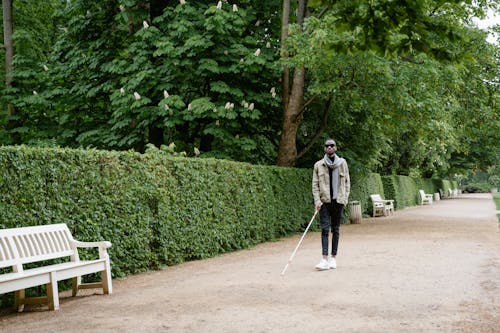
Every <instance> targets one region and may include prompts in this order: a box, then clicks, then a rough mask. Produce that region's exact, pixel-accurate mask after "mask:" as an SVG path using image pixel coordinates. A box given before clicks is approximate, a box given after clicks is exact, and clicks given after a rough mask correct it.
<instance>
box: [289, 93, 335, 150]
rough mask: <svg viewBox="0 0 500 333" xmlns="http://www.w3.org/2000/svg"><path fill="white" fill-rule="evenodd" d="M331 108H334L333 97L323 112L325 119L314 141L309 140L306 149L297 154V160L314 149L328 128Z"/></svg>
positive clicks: (322, 120)
mask: <svg viewBox="0 0 500 333" xmlns="http://www.w3.org/2000/svg"><path fill="white" fill-rule="evenodd" d="M331 106H332V97H330V98H329V99H328V101H327V102H326V105H325V109H324V110H323V118H322V119H321V123H320V126H319V128H318V130H317V131H316V134H314V136H313V137H312V139H311V140H309V142H308V143H307V144H306V145H305V147H304V148H303V149H302V150H301V151H300V152H298V153H297V159H299V158H301V157H302V156H304V154H305V153H307V152H308V151H309V150H310V149H311V148H312V146H313V145H314V144H315V143H316V141H317V140H318V139H319V137H320V136H321V135H322V134H323V132H324V131H325V128H326V126H328V115H329V114H330V107H331Z"/></svg>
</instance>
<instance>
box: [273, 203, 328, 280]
mask: <svg viewBox="0 0 500 333" xmlns="http://www.w3.org/2000/svg"><path fill="white" fill-rule="evenodd" d="M318 212H319V210H317V211H316V212H315V213H314V215H313V217H312V219H311V221H309V224H308V225H307V228H306V231H304V234H303V235H302V237H301V238H300V240H299V243H298V244H297V246H296V247H295V250H293V252H292V255H291V256H290V259H288V262H287V264H286V266H285V268H283V271H282V272H281V275H285V271H286V269H287V268H288V266H289V265H290V264H291V263H292V260H293V257H294V256H295V253H296V252H297V250H298V249H299V246H300V243H302V240H303V239H304V237H305V236H306V233H307V230H309V227H310V226H311V224H312V222H313V221H314V218H315V217H316V215H317V214H318Z"/></svg>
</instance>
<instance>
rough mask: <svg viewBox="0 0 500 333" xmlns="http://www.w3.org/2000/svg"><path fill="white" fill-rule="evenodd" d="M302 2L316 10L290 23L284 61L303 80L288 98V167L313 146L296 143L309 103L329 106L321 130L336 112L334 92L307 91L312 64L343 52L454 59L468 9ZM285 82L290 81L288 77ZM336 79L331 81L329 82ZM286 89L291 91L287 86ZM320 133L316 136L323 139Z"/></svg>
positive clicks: (284, 160)
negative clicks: (308, 93) (301, 19)
mask: <svg viewBox="0 0 500 333" xmlns="http://www.w3.org/2000/svg"><path fill="white" fill-rule="evenodd" d="M288 4H289V2H287V1H284V2H283V8H284V12H286V9H287V8H289V7H287V6H288ZM298 4H299V8H301V7H300V6H302V5H306V6H307V5H308V4H309V7H310V8H309V10H310V11H311V12H312V14H311V15H310V16H309V17H308V18H307V19H306V22H307V24H306V25H304V24H303V22H301V21H300V15H301V13H302V12H301V11H300V10H298V11H297V12H298V13H299V14H298V17H297V24H296V25H295V26H292V27H291V31H292V33H291V34H289V36H288V37H287V39H286V40H285V41H284V43H285V45H286V47H285V50H286V56H285V59H284V60H285V62H286V63H287V64H288V65H289V66H291V67H293V68H294V69H295V72H294V73H295V74H294V75H295V78H296V79H297V83H298V84H297V86H295V88H293V87H292V88H291V89H290V92H291V95H290V98H289V100H288V102H287V99H286V98H284V121H283V128H282V140H281V142H280V147H279V149H280V152H279V153H278V156H280V158H278V164H279V165H283V166H292V165H294V164H295V163H296V161H297V158H298V157H299V156H301V155H302V154H303V153H304V151H305V150H307V149H309V147H310V146H311V145H310V143H306V144H305V145H304V146H303V147H301V149H300V150H299V151H298V149H297V147H296V142H297V139H296V138H297V136H298V129H299V127H300V122H301V121H302V120H303V119H304V116H305V113H306V111H307V110H308V109H309V110H310V109H311V107H308V105H309V104H310V102H311V101H315V100H316V101H317V103H321V104H323V107H321V106H319V107H320V108H322V109H323V110H325V112H324V115H323V116H322V117H320V118H319V119H320V124H319V125H318V126H316V128H317V129H318V131H319V132H321V131H322V129H323V128H325V122H326V120H327V119H328V113H329V112H331V109H330V108H331V105H332V103H331V102H332V98H331V97H332V96H331V95H330V96H328V95H322V96H317V95H312V96H311V95H309V96H307V94H305V93H304V87H307V85H305V84H304V79H305V78H306V74H305V71H306V70H310V68H311V66H313V65H312V63H316V62H317V63H321V62H328V61H329V60H330V63H331V64H333V63H335V61H331V59H334V58H336V57H338V56H339V55H342V54H347V55H349V54H372V55H374V56H379V57H384V58H385V59H388V60H390V59H394V58H398V57H401V59H403V60H404V61H409V62H414V61H415V60H414V58H415V57H416V56H417V55H418V54H420V53H422V54H426V55H428V56H429V57H430V58H434V59H437V60H439V61H442V62H449V61H455V60H456V59H457V56H456V53H455V51H456V50H455V46H456V45H455V44H456V42H457V41H458V40H460V38H461V36H460V34H459V33H455V31H456V28H457V27H460V26H461V22H460V19H464V18H465V17H466V13H467V12H464V10H463V7H462V4H461V3H458V2H456V1H447V2H441V1H430V2H429V1H402V2H399V3H394V2H393V1H377V2H372V1H326V0H325V1H322V0H315V1H309V2H307V1H299V2H298ZM468 5H469V6H470V5H471V4H470V3H468ZM482 5H483V6H484V3H482ZM468 8H472V6H470V7H468ZM284 18H286V15H285V14H284ZM283 25H284V26H285V25H287V21H286V20H283ZM286 31H288V30H286ZM310 77H314V74H312V75H311V76H310ZM335 78H336V76H334V77H332V79H335ZM283 82H284V84H286V82H287V81H286V80H283ZM331 83H332V82H331V80H329V82H328V83H326V82H325V84H331ZM331 86H335V84H331ZM337 86H341V85H337ZM283 91H287V89H286V86H285V87H284V88H283ZM304 96H306V98H304ZM319 97H321V98H319ZM290 101H292V102H290ZM297 104H299V105H297ZM317 134H318V132H316V135H315V136H313V140H314V139H316V138H317V137H318V135H317ZM302 149H303V150H302Z"/></svg>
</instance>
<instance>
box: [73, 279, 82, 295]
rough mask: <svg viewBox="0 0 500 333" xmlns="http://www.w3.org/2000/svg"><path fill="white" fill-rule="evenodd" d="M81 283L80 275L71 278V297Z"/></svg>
mask: <svg viewBox="0 0 500 333" xmlns="http://www.w3.org/2000/svg"><path fill="white" fill-rule="evenodd" d="M81 284H82V277H81V276H77V277H74V278H73V297H75V296H76V294H77V293H78V289H79V286H80V285H81Z"/></svg>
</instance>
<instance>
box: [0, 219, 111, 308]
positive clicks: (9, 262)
mask: <svg viewBox="0 0 500 333" xmlns="http://www.w3.org/2000/svg"><path fill="white" fill-rule="evenodd" d="M110 246H111V243H110V242H106V241H103V242H80V241H77V240H75V239H73V236H72V235H71V232H70V231H69V229H68V227H67V225H66V224H64V223H61V224H49V225H43V226H34V227H24V228H12V229H2V230H0V268H4V267H9V266H10V267H12V272H9V273H4V274H0V294H5V293H8V292H15V295H14V296H15V297H14V306H15V308H16V309H17V310H18V311H22V310H23V309H24V304H40V303H42V304H44V303H46V304H47V305H48V306H49V309H50V310H57V309H58V308H59V290H58V286H57V282H58V281H61V280H66V279H70V278H71V279H73V296H76V294H77V292H78V290H79V289H87V288H102V289H103V293H104V294H111V293H112V284H111V268H110V262H109V256H108V252H107V250H106V249H107V248H109V247H110ZM78 248H98V249H99V259H96V260H85V261H83V260H80V257H79V256H78ZM65 257H69V259H70V261H67V262H64V263H59V264H48V265H45V266H42V267H38V268H31V269H24V267H23V265H25V264H29V263H34V262H40V261H45V260H51V259H57V258H65ZM98 272H101V281H100V282H96V283H82V280H81V276H83V275H87V274H91V273H98ZM40 285H46V289H47V296H46V297H30V298H28V297H26V295H25V289H27V288H31V287H36V286H40Z"/></svg>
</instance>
